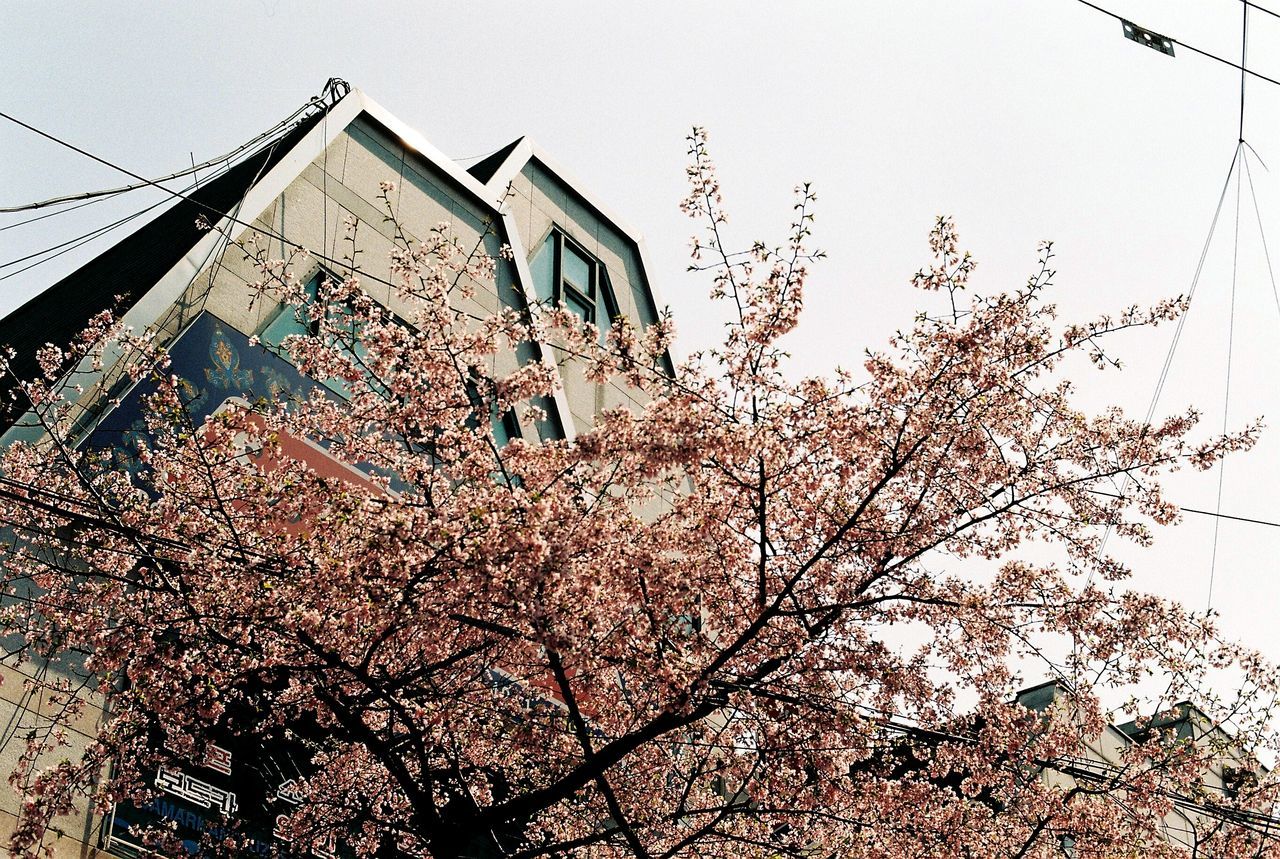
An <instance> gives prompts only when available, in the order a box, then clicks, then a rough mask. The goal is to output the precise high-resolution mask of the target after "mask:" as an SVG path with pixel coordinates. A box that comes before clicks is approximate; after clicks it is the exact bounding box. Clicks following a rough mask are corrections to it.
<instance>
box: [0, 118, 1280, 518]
mask: <svg viewBox="0 0 1280 859" xmlns="http://www.w3.org/2000/svg"><path fill="white" fill-rule="evenodd" d="M0 118H3V119H7V120H9V121H10V122H13V123H15V124H17V125H20V126H22V127H23V128H27V129H29V130H31V131H33V132H35V133H36V134H39V135H40V136H41V137H45V138H48V139H49V140H52V141H53V142H55V143H58V144H59V145H62V146H65V147H67V148H69V149H72V150H73V151H76V152H79V153H80V154H82V155H84V156H85V157H87V158H91V159H93V160H94V161H97V162H99V163H101V164H105V165H106V166H108V167H111V168H112V169H114V170H118V171H120V172H121V173H124V174H126V175H129V176H134V177H136V176H137V174H135V173H133V172H131V171H130V170H128V169H126V168H124V167H121V166H119V165H117V164H114V163H112V162H110V161H107V160H106V159H104V158H100V157H98V156H97V155H94V154H93V153H91V152H86V151H85V150H83V149H81V148H80V147H78V146H75V145H74V144H71V143H67V142H66V141H64V140H61V139H59V138H57V137H55V136H54V135H52V134H49V133H47V132H44V131H41V130H40V129H38V128H35V127H33V126H31V125H28V124H27V123H25V122H22V121H21V120H19V119H16V118H15V117H13V116H10V115H9V114H7V113H4V112H3V111H0ZM1239 157H1240V149H1239V147H1238V146H1237V148H1236V152H1235V155H1234V156H1233V157H1232V159H1231V165H1230V167H1229V168H1228V170H1227V178H1226V181H1224V183H1223V186H1222V192H1221V193H1220V194H1219V195H1218V204H1217V207H1216V208H1215V209H1214V213H1213V218H1212V220H1211V222H1210V224H1209V232H1208V234H1207V235H1206V236H1205V240H1204V246H1203V247H1202V249H1201V251H1200V259H1199V262H1198V263H1197V265H1196V270H1195V275H1194V276H1193V277H1192V280H1191V287H1190V290H1189V291H1188V293H1187V300H1188V302H1190V300H1191V298H1192V297H1193V296H1194V295H1195V292H1196V287H1197V285H1198V284H1199V282H1200V275H1201V272H1202V271H1203V270H1204V264H1205V259H1206V258H1207V257H1208V254H1209V246H1210V244H1211V243H1212V241H1213V235H1214V233H1215V231H1216V228H1217V223H1218V218H1219V216H1220V215H1221V213H1222V204H1223V202H1224V201H1225V200H1226V196H1227V189H1228V188H1229V187H1230V183H1231V176H1232V174H1233V173H1234V172H1235V169H1236V163H1237V159H1238V158H1239ZM143 181H148V180H143ZM156 187H157V188H159V189H160V190H161V191H164V192H165V193H167V194H169V195H170V196H173V197H176V198H178V199H181V200H187V201H190V202H193V203H195V204H196V205H198V206H200V207H201V208H203V209H205V210H207V211H208V212H209V213H211V214H213V215H216V216H217V217H218V218H220V219H221V218H226V219H227V220H228V221H230V222H231V223H233V224H237V225H239V226H242V227H246V228H252V229H255V230H257V231H259V232H261V233H262V234H263V235H266V236H268V237H270V238H273V239H276V240H277V241H280V242H283V243H285V244H287V245H289V246H292V247H297V248H300V249H302V250H306V251H307V252H308V253H310V254H311V255H312V256H313V257H315V258H317V259H319V260H320V261H321V262H326V263H330V264H340V262H341V261H339V260H334V259H332V258H330V257H328V256H326V255H325V254H323V253H317V252H316V251H314V250H311V249H309V248H303V247H302V246H301V245H299V244H298V243H297V242H294V241H292V240H290V239H288V238H286V237H285V236H283V235H281V234H280V233H277V232H275V231H274V230H271V229H267V228H265V227H263V226H262V225H260V224H250V223H246V222H245V221H242V220H240V219H239V218H237V217H234V216H232V215H229V214H226V213H224V212H219V211H217V209H215V208H214V207H212V206H209V205H206V204H205V203H202V202H200V201H199V200H193V199H192V198H191V197H190V196H188V195H187V194H185V193H184V192H179V191H174V190H172V189H171V188H166V187H164V186H163V185H159V184H157V185H156ZM361 277H363V278H367V279H368V280H371V281H374V282H375V283H380V284H383V285H386V286H394V284H392V283H391V282H390V281H388V280H385V279H383V278H380V277H378V276H377V275H374V274H371V273H369V272H361ZM1185 320H1186V314H1185V313H1184V314H1182V315H1181V316H1179V317H1178V325H1177V328H1176V330H1175V332H1174V339H1173V343H1171V344H1170V347H1169V352H1168V354H1167V355H1166V356H1165V363H1164V367H1163V369H1162V371H1161V375H1160V380H1159V382H1158V384H1157V386H1156V391H1155V394H1154V396H1153V397H1152V400H1151V405H1150V407H1149V408H1148V410H1147V422H1148V423H1150V421H1151V417H1152V415H1153V414H1154V413H1155V409H1156V404H1157V403H1158V402H1159V399H1160V393H1161V391H1162V389H1163V388H1164V384H1165V381H1166V380H1167V378H1168V375H1169V367H1170V365H1171V364H1172V362H1173V355H1174V352H1175V351H1176V349H1177V346H1178V340H1179V338H1180V337H1181V334H1182V327H1183V323H1184V322H1185ZM1094 491H1095V492H1097V493H1098V494H1100V495H1108V494H1110V493H1106V492H1102V491H1100V490H1094ZM1179 509H1180V510H1183V511H1185V512H1187V513H1196V514H1199V515H1203V516H1216V517H1220V518H1223V519H1230V520H1234V521H1239V522H1249V523H1252V524H1257V525H1268V526H1271V527H1278V528H1280V522H1272V521H1269V520H1265V519H1254V518H1250V517H1245V516H1231V515H1228V514H1225V513H1221V512H1218V513H1214V512H1212V511H1209V510H1200V509H1197V508H1194V507H1180V508H1179Z"/></svg>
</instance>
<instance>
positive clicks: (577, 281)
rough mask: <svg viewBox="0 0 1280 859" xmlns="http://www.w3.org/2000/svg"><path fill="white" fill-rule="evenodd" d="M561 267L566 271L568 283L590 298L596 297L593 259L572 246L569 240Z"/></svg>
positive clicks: (565, 275) (565, 276) (565, 277)
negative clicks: (593, 282)
mask: <svg viewBox="0 0 1280 859" xmlns="http://www.w3.org/2000/svg"><path fill="white" fill-rule="evenodd" d="M561 268H562V269H563V271H564V279H565V282H566V283H568V284H570V285H572V286H573V287H574V288H576V289H577V290H578V292H581V293H582V294H583V295H585V296H586V297H588V298H594V297H595V290H594V289H592V288H591V286H592V284H591V261H590V260H588V259H587V258H586V257H584V256H583V255H582V254H580V253H578V252H577V251H575V250H574V249H573V248H571V247H570V246H569V244H568V243H567V242H566V243H565V246H564V258H563V260H561Z"/></svg>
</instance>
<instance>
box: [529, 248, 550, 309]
mask: <svg viewBox="0 0 1280 859" xmlns="http://www.w3.org/2000/svg"><path fill="white" fill-rule="evenodd" d="M555 243H556V236H555V234H554V233H552V234H551V235H549V236H547V240H546V241H545V242H543V243H542V247H541V248H539V249H538V253H537V255H536V256H535V257H534V258H533V262H532V264H530V266H529V274H530V275H532V277H533V292H534V294H535V295H536V296H538V300H539V301H551V300H552V299H553V298H554V297H555V288H556V249H555Z"/></svg>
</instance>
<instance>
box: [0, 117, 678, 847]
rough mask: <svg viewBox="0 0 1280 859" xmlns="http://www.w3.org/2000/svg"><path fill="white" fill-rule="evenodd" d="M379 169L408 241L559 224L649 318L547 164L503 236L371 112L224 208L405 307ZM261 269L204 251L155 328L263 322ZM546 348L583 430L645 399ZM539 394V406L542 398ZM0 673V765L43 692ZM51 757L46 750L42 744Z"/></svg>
mask: <svg viewBox="0 0 1280 859" xmlns="http://www.w3.org/2000/svg"><path fill="white" fill-rule="evenodd" d="M383 181H393V182H395V183H396V189H395V191H394V192H393V193H391V194H390V195H389V197H390V199H389V204H390V207H391V211H392V212H393V213H394V214H395V217H396V219H397V220H398V221H399V224H400V227H401V229H402V230H403V232H404V235H405V237H406V238H407V239H408V240H409V241H411V242H416V241H418V240H420V239H422V238H423V237H425V236H427V235H428V234H429V233H430V231H431V230H433V229H435V228H436V227H437V226H438V225H441V224H445V225H447V226H448V227H449V229H450V230H451V232H452V234H453V235H454V237H455V238H456V239H457V240H458V241H459V243H460V244H462V245H463V246H464V247H472V246H478V247H481V248H483V252H485V253H487V254H489V255H490V256H492V257H495V258H496V257H498V256H499V252H500V250H501V248H502V246H503V245H504V244H511V245H513V246H515V247H516V248H517V252H518V253H522V254H524V255H525V256H526V259H527V258H529V257H531V256H532V255H533V254H535V253H536V252H537V251H538V249H539V248H540V247H541V245H542V241H543V239H544V238H545V237H546V235H547V233H548V231H550V229H551V228H552V226H553V225H555V226H556V227H558V228H559V229H561V230H563V231H564V232H565V233H566V234H567V235H569V236H571V237H572V238H573V239H575V240H576V241H577V242H579V243H580V244H581V245H582V246H583V247H584V248H585V249H587V250H588V251H589V252H590V253H592V254H593V255H595V256H596V257H597V258H598V259H599V260H600V261H601V262H602V263H604V265H605V266H606V268H607V269H608V273H609V278H610V281H611V283H612V286H613V290H614V293H615V295H616V298H617V301H618V304H619V310H620V311H621V312H622V313H624V314H626V315H627V316H629V317H630V318H631V319H632V320H633V321H634V322H635V323H636V324H637V325H646V324H649V323H650V322H652V321H653V319H654V313H653V311H652V301H651V299H649V298H648V295H647V281H646V280H645V277H644V273H643V268H642V266H641V263H640V258H639V254H638V251H637V249H636V246H635V243H634V242H633V241H632V240H631V239H630V238H629V237H627V236H626V235H624V234H623V233H622V232H621V231H619V230H618V229H617V228H616V227H614V226H613V225H612V224H610V223H609V222H608V221H607V220H606V219H605V218H604V217H603V216H601V215H600V214H599V213H598V212H596V211H595V210H593V209H592V208H591V207H590V206H588V205H586V204H585V203H583V202H582V200H581V199H580V198H579V197H578V196H577V195H576V194H575V193H574V192H573V191H572V189H570V188H569V187H568V186H567V185H566V184H565V183H563V182H562V181H561V180H559V179H558V178H556V177H555V176H554V175H553V174H551V173H550V172H549V171H548V170H546V169H545V168H543V167H541V166H540V165H538V164H530V165H529V166H528V167H527V168H526V169H525V170H524V171H523V172H522V173H521V174H519V176H518V177H517V179H516V180H515V182H514V183H513V185H512V189H511V190H512V193H511V195H510V196H509V197H508V199H507V201H506V205H507V206H508V207H509V208H510V210H511V211H513V212H514V213H515V215H516V217H515V221H516V223H517V225H518V227H517V228H518V235H516V236H507V235H505V234H504V224H503V220H502V218H501V215H500V213H499V211H498V210H497V209H496V208H494V207H493V206H490V205H488V204H486V203H484V202H483V201H480V200H476V199H474V198H473V196H472V195H471V194H470V193H469V192H468V191H466V190H465V189H463V188H461V187H459V186H458V184H457V183H456V182H455V181H454V180H453V179H452V178H451V177H449V176H448V175H447V174H446V173H445V172H444V171H441V170H440V169H438V168H436V167H434V166H433V165H432V164H430V163H429V162H428V161H427V160H426V159H423V158H421V157H420V156H418V155H417V154H416V153H415V152H414V151H412V150H409V149H407V148H406V147H405V145H404V144H403V143H402V142H401V141H400V140H398V139H397V138H396V137H395V136H394V135H392V134H391V133H390V132H389V131H387V129H385V128H384V127H382V126H381V125H380V124H379V123H378V122H376V121H375V120H373V119H372V118H371V117H369V116H368V115H362V116H361V117H360V118H359V119H357V120H356V121H355V122H354V123H352V124H351V125H350V126H348V127H347V128H346V129H344V130H343V131H341V132H340V133H338V134H337V135H336V137H335V138H334V139H333V141H332V142H331V143H330V144H329V145H328V146H327V147H326V148H325V150H324V152H323V153H322V154H321V155H320V156H318V157H317V158H315V159H314V160H313V161H312V162H311V163H310V164H309V165H307V167H306V168H305V169H304V170H303V171H302V172H301V174H300V175H298V176H297V178H296V179H294V180H293V181H292V182H290V183H289V184H288V186H287V187H286V188H285V190H284V191H283V193H281V194H280V195H279V196H278V197H276V198H275V199H274V200H273V201H272V202H271V203H270V205H268V206H267V208H266V209H265V210H264V211H262V212H257V213H250V212H234V213H232V214H233V215H234V216H235V217H236V218H237V219H239V220H242V221H248V222H250V223H252V224H253V225H254V226H255V227H257V228H259V229H262V230H265V231H268V232H270V233H273V234H277V235H281V236H284V237H285V238H286V239H287V240H288V243H291V244H296V245H301V246H303V247H308V248H315V249H317V250H319V252H320V253H321V254H323V255H324V256H327V257H330V258H332V259H335V260H341V259H343V258H344V257H348V256H350V255H352V253H353V252H356V256H357V258H358V265H359V267H360V268H361V269H362V271H363V272H364V277H363V279H362V285H363V287H364V288H365V289H366V290H367V291H368V292H369V293H370V294H371V295H372V296H373V297H374V298H375V299H376V300H377V301H379V302H380V303H382V304H384V306H387V307H388V308H389V309H390V310H392V311H393V312H397V313H400V314H401V315H404V311H405V308H404V307H403V306H402V304H401V302H400V300H399V299H398V298H397V297H396V296H395V295H394V294H393V290H392V289H391V287H390V286H389V285H387V284H385V283H380V282H379V281H380V280H383V281H385V280H389V279H390V257H391V252H392V250H393V248H394V247H395V238H396V234H395V228H394V226H393V225H392V224H391V223H390V222H389V221H388V220H387V219H386V215H387V210H386V206H387V202H385V201H383V200H380V199H379V195H380V193H381V190H380V183H381V182H383ZM349 218H353V219H355V221H356V222H357V229H356V233H355V236H356V240H355V243H354V245H352V244H350V243H349V242H348V241H347V230H346V227H345V226H344V224H345V222H346V221H347V220H348V219H349ZM249 233H250V230H243V231H242V232H241V233H240V234H239V235H236V236H235V238H236V239H237V240H238V241H244V240H245V239H246V238H247V237H248V235H249ZM263 241H264V242H265V243H266V245H267V247H268V249H269V256H270V257H273V258H284V257H286V256H288V254H289V250H290V248H289V247H288V245H287V244H286V243H285V242H283V241H281V240H279V239H271V238H264V239H263ZM321 264H322V263H321V261H320V260H319V259H315V258H312V259H309V260H305V261H300V262H299V264H298V266H296V267H295V270H294V273H295V274H296V275H297V276H298V277H299V278H300V279H302V280H303V281H304V282H305V281H306V280H308V279H309V278H310V277H311V276H312V275H313V274H314V273H315V272H316V271H318V270H319V268H320V267H321ZM324 265H325V267H326V268H329V269H330V270H334V269H335V268H336V267H335V265H333V264H332V263H325V264H324ZM518 271H519V269H518V267H517V266H515V265H513V264H512V263H510V262H507V261H501V262H500V263H499V264H498V267H497V270H496V274H495V277H494V278H492V279H491V280H490V281H488V282H485V283H477V284H474V286H475V293H474V295H473V296H472V297H470V298H466V299H460V300H459V301H458V303H457V304H456V305H455V307H456V309H457V310H459V311H460V312H461V313H463V314H466V315H469V316H486V315H489V314H492V313H495V312H497V311H499V310H501V309H502V308H503V307H521V306H523V301H524V299H523V296H524V295H525V294H527V295H529V296H532V295H533V289H532V285H530V284H521V283H519V274H518ZM338 273H341V271H340V270H339V272H338ZM259 279H260V274H259V273H258V272H257V271H256V269H255V268H254V266H253V264H252V261H250V260H247V259H246V258H245V256H244V254H243V253H242V252H241V251H240V250H239V249H238V248H236V247H235V246H228V247H224V248H223V249H222V250H221V251H219V252H217V253H215V254H213V255H212V257H211V258H210V259H209V260H208V263H207V264H206V265H205V266H204V267H203V268H202V269H201V270H200V271H199V273H198V274H197V275H196V276H195V277H194V278H193V279H192V280H191V282H190V284H189V286H188V287H187V289H186V290H185V292H184V293H183V294H182V295H181V297H180V298H179V299H178V300H177V301H176V302H174V303H173V304H172V305H171V306H169V307H168V308H166V309H165V310H164V312H163V313H162V314H161V315H160V317H159V318H157V319H155V320H154V322H153V325H154V327H155V328H156V329H158V330H159V331H160V332H161V339H162V340H164V339H169V338H173V337H176V336H178V335H179V334H180V333H181V332H182V331H183V330H184V329H185V328H186V326H187V324H188V323H189V322H190V321H191V320H192V319H193V318H194V317H195V316H196V315H197V314H198V313H200V312H201V311H203V310H207V311H209V312H211V313H213V314H214V315H216V316H217V317H219V318H220V319H222V320H223V321H224V322H226V323H227V324H228V325H230V326H232V327H234V328H235V329H237V330H238V331H240V332H241V333H243V334H245V335H253V334H256V333H259V332H260V331H261V330H262V329H263V327H264V326H265V325H267V324H268V323H269V322H270V321H271V320H272V319H273V318H274V316H275V315H276V313H277V312H278V311H279V309H280V306H279V304H278V303H276V302H274V301H270V300H268V301H262V300H259V301H257V302H255V303H254V305H253V306H252V307H251V306H249V303H248V299H247V296H248V293H249V284H250V283H251V282H253V281H257V280H259ZM539 355H540V352H539V350H538V349H537V347H535V346H533V345H532V344H524V345H523V346H522V347H521V348H520V349H519V350H518V351H517V352H513V353H506V354H500V355H497V356H495V358H494V367H493V370H494V372H496V373H503V372H507V371H510V370H513V369H515V368H516V367H517V366H518V365H519V364H521V363H523V362H526V361H529V360H536V359H537V358H538V356H539ZM554 358H555V359H556V361H557V364H558V365H559V366H560V368H561V375H562V378H563V381H564V388H565V395H566V401H567V403H568V408H569V412H570V414H566V415H561V416H560V418H561V419H562V420H563V421H565V422H566V423H568V422H570V421H571V422H572V426H573V427H574V428H575V429H576V430H577V431H579V432H581V431H585V430H587V429H589V428H590V427H591V425H592V424H593V423H594V419H595V416H596V415H598V414H599V413H600V411H601V410H602V409H604V408H608V407H613V406H628V407H632V408H639V407H640V406H641V403H640V402H639V400H638V399H637V398H636V397H635V396H634V395H633V394H632V393H631V392H629V391H627V390H626V389H625V388H624V387H623V386H621V385H619V384H612V383H611V384H609V385H606V386H599V385H595V384H593V383H589V382H587V381H586V380H585V379H584V378H583V377H582V374H581V373H580V372H578V371H577V369H576V368H575V366H574V362H573V360H572V356H569V355H568V354H566V353H565V352H564V351H563V350H561V349H558V348H557V349H555V350H554ZM107 372H108V374H109V373H110V369H108V371H107ZM116 393H118V391H117V392H116ZM540 405H543V406H544V408H546V407H549V406H550V405H551V404H550V403H545V404H540ZM521 432H522V434H523V435H524V436H525V437H527V438H531V439H533V438H537V437H538V436H539V434H540V433H541V434H543V435H544V437H545V435H546V434H547V433H548V432H550V430H548V428H547V426H545V425H544V426H542V427H537V426H534V425H532V424H531V423H530V422H529V421H528V420H526V419H524V417H523V416H522V417H521ZM23 670H28V669H25V668H24V669H23ZM0 680H3V682H2V683H0V770H3V771H4V772H6V773H7V772H8V771H10V770H12V768H13V765H14V764H15V763H16V760H17V754H18V753H19V750H20V748H21V745H22V739H23V737H24V736H25V734H26V733H27V732H29V731H30V730H32V729H33V728H40V727H42V726H43V725H47V723H48V718H47V715H48V712H49V710H48V708H49V707H50V706H51V705H50V703H49V701H48V695H47V693H43V692H39V691H30V690H24V686H25V685H27V680H28V678H27V677H26V676H25V675H24V674H23V673H22V671H18V670H14V669H11V668H5V667H0ZM100 703H101V702H95V704H94V705H92V706H90V708H89V711H88V712H87V713H86V715H85V716H84V717H82V718H81V719H79V720H77V722H76V725H75V727H76V730H73V731H72V732H71V733H70V734H69V736H68V740H69V742H70V746H69V747H68V748H67V749H65V750H62V751H60V752H59V753H58V754H57V756H56V757H57V758H61V757H65V756H73V755H75V754H76V753H78V752H79V751H80V750H82V749H83V748H84V746H85V744H86V743H87V742H88V741H89V738H90V736H91V734H92V733H93V732H94V731H95V730H96V728H97V727H98V726H99V725H100V723H101V720H102V718H103V711H102V709H101V707H100V706H98V705H100ZM53 759H56V758H54V757H52V756H51V760H53ZM20 802H21V798H20V797H19V796H18V795H17V794H16V793H15V792H12V791H7V790H6V791H0V837H3V836H5V835H7V834H8V832H10V831H11V830H12V826H13V822H14V820H15V819H16V817H15V815H16V812H17V811H18V808H19V804H20ZM102 823H103V821H102V820H101V819H99V818H97V817H96V816H94V815H91V814H89V813H88V811H87V809H85V810H84V811H83V813H81V814H78V815H73V816H72V817H69V818H65V819H62V820H61V821H59V822H58V826H59V831H58V832H57V833H54V834H53V835H51V837H50V843H51V844H52V847H53V850H54V853H55V855H56V856H58V857H60V859H61V857H72V856H77V857H81V859H85V857H88V856H91V855H96V854H97V853H98V852H99V851H98V849H97V844H98V843H99V833H100V829H101V826H102Z"/></svg>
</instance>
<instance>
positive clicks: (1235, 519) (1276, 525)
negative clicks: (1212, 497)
mask: <svg viewBox="0 0 1280 859" xmlns="http://www.w3.org/2000/svg"><path fill="white" fill-rule="evenodd" d="M1089 491H1090V492H1092V493H1093V494H1094V495H1101V496H1103V497H1105V498H1118V499H1120V500H1125V498H1126V496H1124V495H1121V494H1120V493H1118V492H1107V491H1106V490H1104V489H1090V490H1089ZM1178 509H1179V510H1181V511H1182V512H1183V513H1195V514H1198V515H1200V516H1213V517H1215V518H1218V519H1228V520H1230V521H1232V522H1248V523H1249V524H1251V525H1267V526H1270V527H1272V528H1280V522H1275V521H1272V520H1270V519H1255V518H1253V517H1251V516H1232V515H1230V514H1229V513H1221V512H1218V513H1215V512H1214V511H1212V510H1202V509H1200V508H1199V507H1183V506H1182V505H1178Z"/></svg>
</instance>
